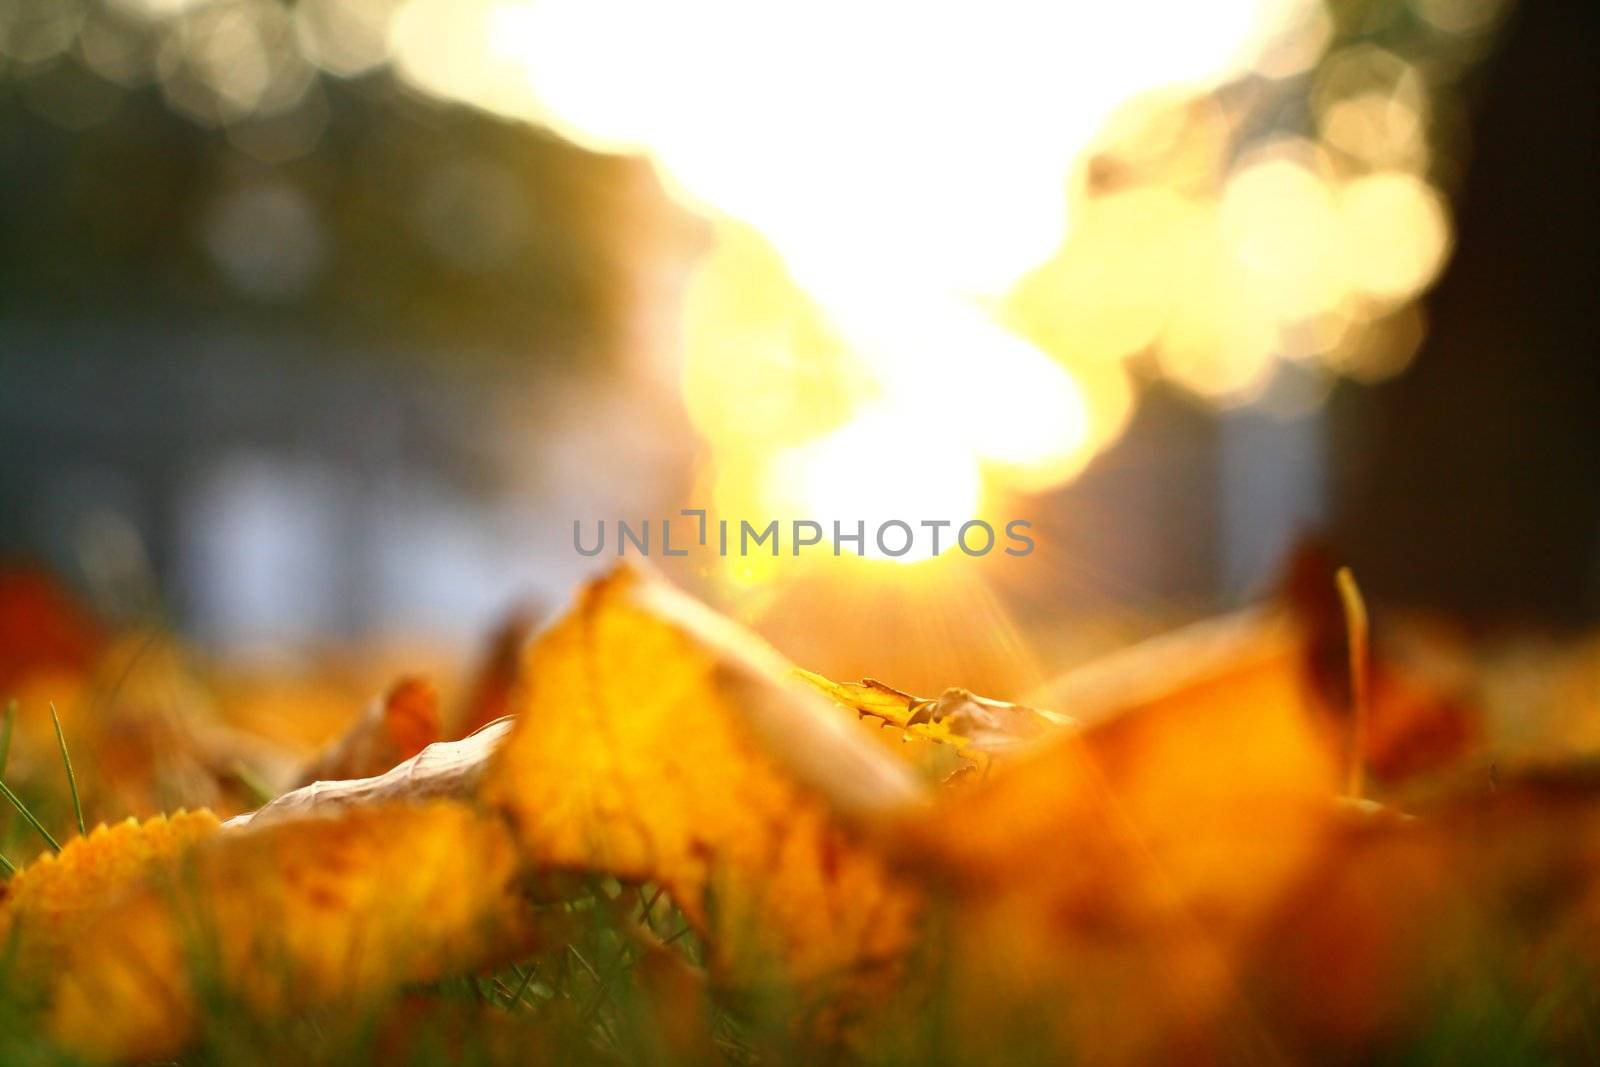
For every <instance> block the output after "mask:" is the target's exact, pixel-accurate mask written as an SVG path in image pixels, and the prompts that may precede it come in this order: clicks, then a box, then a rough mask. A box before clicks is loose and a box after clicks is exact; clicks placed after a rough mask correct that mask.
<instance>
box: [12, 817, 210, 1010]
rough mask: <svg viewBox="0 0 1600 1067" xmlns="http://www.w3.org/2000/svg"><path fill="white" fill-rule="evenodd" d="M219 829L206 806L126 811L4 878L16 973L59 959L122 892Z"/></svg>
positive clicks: (40, 969)
mask: <svg viewBox="0 0 1600 1067" xmlns="http://www.w3.org/2000/svg"><path fill="white" fill-rule="evenodd" d="M216 832H217V819H216V816H214V815H212V814H211V813H210V812H209V811H179V812H175V813H173V814H172V815H159V816H156V817H154V818H151V819H146V820H145V821H143V822H139V821H138V820H136V819H127V820H125V821H123V822H121V823H118V824H117V825H115V826H97V827H95V828H94V829H93V830H91V831H90V832H89V834H88V835H87V836H85V837H75V838H73V839H71V840H70V841H68V842H67V843H66V844H65V845H63V846H62V849H61V852H60V853H59V854H55V853H49V852H47V853H45V854H43V855H42V856H40V857H39V858H38V859H37V860H35V861H34V862H33V863H31V864H29V865H28V866H27V867H25V868H23V869H22V870H21V871H19V872H17V875H16V876H15V877H14V878H12V879H11V880H10V881H9V882H0V952H7V953H14V955H12V956H11V957H10V960H11V962H12V965H13V967H14V970H13V975H14V976H23V977H29V978H37V977H38V976H40V975H41V974H42V973H44V971H45V969H46V968H49V967H53V966H55V965H56V964H57V962H58V961H59V959H60V956H61V953H62V952H63V950H65V949H66V948H67V946H69V945H71V944H73V943H75V942H77V941H80V940H81V939H82V938H83V936H84V933H85V930H86V927H87V926H88V925H89V924H90V923H91V922H92V921H94V919H95V917H97V916H98V915H99V914H100V913H101V912H102V911H103V910H104V909H105V908H106V906H107V905H108V904H109V903H110V902H112V901H113V900H115V899H116V897H117V896H118V895H120V894H122V893H125V892H127V891H128V890H129V889H130V888H131V887H134V886H137V885H138V884H139V883H140V882H141V881H142V880H143V879H144V878H145V877H146V876H148V875H149V874H150V872H151V871H154V870H157V869H159V868H162V867H165V866H170V865H171V864H172V863H173V862H174V861H175V860H176V859H177V858H178V857H179V856H181V855H182V854H183V853H184V852H185V851H186V850H187V849H188V848H190V847H191V846H192V845H194V843H195V842H197V841H202V840H204V839H206V838H208V837H210V836H212V835H213V834H215V833H216Z"/></svg>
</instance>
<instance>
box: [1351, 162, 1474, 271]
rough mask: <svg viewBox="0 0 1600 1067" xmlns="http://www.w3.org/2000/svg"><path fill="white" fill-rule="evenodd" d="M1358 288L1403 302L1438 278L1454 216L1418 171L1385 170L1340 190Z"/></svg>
mask: <svg viewBox="0 0 1600 1067" xmlns="http://www.w3.org/2000/svg"><path fill="white" fill-rule="evenodd" d="M1340 202H1341V206H1342V208H1343V211H1342V217H1343V220H1344V225H1345V232H1346V233H1347V234H1348V238H1349V240H1350V242H1351V246H1352V247H1351V263H1352V265H1353V268H1354V281H1355V283H1356V285H1357V287H1358V288H1359V289H1360V290H1361V291H1362V292H1364V293H1367V294H1368V295H1370V296H1373V297H1377V298H1379V299H1381V300H1388V301H1393V302H1399V301H1403V300H1408V299H1410V298H1411V297H1413V296H1416V295H1417V294H1418V293H1420V292H1421V291H1422V290H1423V289H1425V288H1426V287H1427V286H1428V285H1430V284H1431V283H1432V282H1433V279H1434V277H1435V276H1436V275H1437V274H1438V273H1439V269H1440V267H1442V266H1443V265H1444V260H1445V255H1446V253H1447V252H1448V251H1449V242H1450V219H1449V216H1448V215H1447V214H1446V212H1445V207H1444V203H1443V201H1442V200H1441V199H1440V198H1439V194H1438V193H1436V192H1435V191H1434V190H1433V189H1432V187H1430V186H1429V185H1428V184H1427V183H1426V182H1424V181H1422V179H1420V178H1418V177H1416V176H1415V175H1413V174H1405V173H1401V172H1398V171H1382V172H1379V173H1377V174H1368V175H1364V176H1363V177H1360V178H1357V179H1356V180H1355V181H1353V182H1350V183H1349V184H1348V185H1346V186H1345V187H1344V189H1343V190H1342V191H1341V194H1340Z"/></svg>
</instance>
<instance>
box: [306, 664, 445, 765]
mask: <svg viewBox="0 0 1600 1067" xmlns="http://www.w3.org/2000/svg"><path fill="white" fill-rule="evenodd" d="M439 738H440V724H439V693H438V691H437V690H436V689H434V687H433V683H432V682H430V681H428V680H427V679H426V678H419V677H414V676H413V677H406V678H402V679H400V680H399V681H398V682H396V683H395V684H394V685H393V686H391V687H390V689H389V691H388V692H387V693H385V694H384V695H383V698H382V699H381V700H376V701H373V702H372V704H370V705H369V706H368V707H367V710H366V711H364V712H363V713H362V714H361V717H360V718H359V719H357V720H356V721H355V722H354V723H353V724H352V725H351V727H350V729H349V730H348V731H347V732H346V733H345V734H344V736H343V737H341V738H339V739H338V740H337V741H335V742H334V743H333V744H332V745H330V746H329V747H328V748H327V749H326V750H325V751H324V752H323V753H322V754H321V755H319V756H318V757H317V758H316V759H314V760H312V761H311V763H310V764H308V765H307V766H306V767H305V769H304V770H302V771H301V772H300V774H299V776H298V778H297V779H296V782H295V784H296V785H297V786H301V785H309V784H310V783H312V782H320V781H339V780H342V779H347V778H366V777H369V776H371V775H374V774H381V773H382V772H384V771H386V770H388V769H389V768H390V767H393V766H394V765H395V764H397V763H400V762H402V761H403V760H407V759H410V758H411V757H412V756H415V755H416V754H417V753H418V752H421V751H422V750H423V749H424V748H425V747H427V746H428V745H430V744H432V743H433V742H435V741H437V740H439Z"/></svg>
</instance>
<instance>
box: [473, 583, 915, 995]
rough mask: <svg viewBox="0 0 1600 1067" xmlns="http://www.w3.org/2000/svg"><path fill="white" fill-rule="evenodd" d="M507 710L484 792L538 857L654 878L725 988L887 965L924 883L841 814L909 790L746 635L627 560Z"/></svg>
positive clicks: (905, 777)
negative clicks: (906, 874)
mask: <svg viewBox="0 0 1600 1067" xmlns="http://www.w3.org/2000/svg"><path fill="white" fill-rule="evenodd" d="M513 706H514V710H515V712H516V716H517V718H516V723H515V727H514V729H513V730H512V733H511V736H510V737H509V738H507V739H506V741H505V742H504V743H503V745H502V746H501V748H500V750H499V752H498V753H497V755H496V757H495V760H494V763H493V765H492V766H491V768H490V771H489V773H488V776H487V777H486V779H485V782H484V788H483V792H482V796H483V799H484V800H485V802H487V803H488V804H490V805H492V806H494V807H496V808H497V809H499V810H501V811H503V812H504V813H505V814H506V815H507V817H508V818H509V820H510V823H511V825H512V826H513V828H514V831H515V834H516V838H517V840H518V842H519V843H520V845H521V847H522V849H523V851H524V856H525V858H526V859H527V860H528V861H529V862H530V863H533V864H535V865H539V866H543V867H556V868H577V869H581V870H587V871H598V872H606V873H610V874H613V875H615V876H617V877H619V878H622V879H624V880H637V881H646V880H648V881H653V882H656V883H658V884H660V885H661V886H663V887H664V888H665V889H666V891H667V892H668V893H669V894H670V895H671V896H672V898H673V899H674V901H675V902H676V903H677V904H678V906H679V907H680V908H681V909H682V910H683V913H684V915H685V916H686V918H687V919H688V921H689V922H690V923H691V924H692V925H693V927H694V928H695V929H696V930H697V931H698V932H699V933H700V934H701V935H702V936H703V937H704V938H705V939H706V941H707V943H708V946H709V950H710V962H711V964H712V970H713V973H714V974H716V975H718V976H719V977H721V978H723V979H732V980H735V981H740V980H751V979H781V980H783V981H786V982H789V983H795V984H797V985H807V984H810V983H819V982H820V983H822V984H824V985H825V984H826V981H827V980H828V979H836V978H839V977H841V976H844V975H847V974H855V975H860V974H863V973H866V972H871V971H874V970H875V969H882V968H883V967H884V965H886V964H890V963H892V962H894V961H896V960H898V958H899V956H900V954H901V952H902V951H903V950H904V948H905V947H906V945H907V942H908V940H909V938H910V936H911V932H912V923H913V919H914V915H915V912H916V907H917V897H916V894H915V893H913V892H912V891H910V890H909V889H907V888H906V887H905V886H903V885H901V884H899V883H897V882H895V881H894V880H893V879H892V878H891V877H890V876H889V875H888V873H887V872H886V871H885V869H884V865H883V864H882V862H880V860H879V859H878V858H877V857H876V856H875V855H873V854H872V853H870V852H868V851H865V850H863V849H862V848H860V847H858V845H857V844H856V843H855V842H854V840H853V839H852V836H851V834H850V833H849V832H848V830H847V820H849V818H850V817H851V816H861V815H863V814H870V813H881V812H883V811H887V810H903V809H908V808H911V809H916V808H920V807H921V806H922V805H923V803H924V798H923V795H922V792H921V787H920V786H919V785H918V784H917V783H916V781H915V779H914V778H913V777H912V775H911V774H910V772H909V771H908V770H907V769H906V768H904V767H903V766H901V765H900V764H899V763H898V762H896V761H895V760H894V759H893V758H892V757H890V756H888V755H886V754H885V753H884V752H883V751H882V750H881V749H880V748H879V747H877V746H876V745H873V744H871V743H869V742H868V741H867V740H866V739H864V738H863V737H861V735H860V734H859V732H858V731H856V730H855V728H854V726H853V724H852V721H851V720H852V719H853V716H852V715H850V714H849V713H847V712H845V711H844V710H843V709H841V708H839V707H837V706H836V705H833V704H831V703H830V702H828V701H826V700H823V699H822V698H821V697H820V696H819V695H818V694H816V693H815V692H814V691H813V690H811V689H810V688H809V687H808V686H806V685H804V684H803V683H801V682H799V681H798V680H796V679H794V678H793V677H792V675H791V673H790V668H789V666H788V664H786V663H785V662H784V661H783V660H782V659H781V657H779V656H778V655H777V654H776V653H775V652H773V651H772V650H771V649H770V648H768V647H767V646H765V645H764V644H763V643H762V642H760V641H759V640H758V639H756V638H755V637H753V636H752V635H750V634H748V633H747V632H745V631H743V630H741V629H740V628H738V627H737V626H735V625H734V624H732V623H730V622H728V621H727V620H725V619H722V618H720V617H718V616H716V615H715V614H714V613H712V612H711V611H710V610H709V609H707V608H705V607H703V606H702V605H700V604H698V603H696V602H694V601H692V600H691V599H689V598H688V597H687V596H685V595H683V594H682V593H679V592H677V591H676V590H674V589H672V588H671V587H670V586H668V585H667V584H666V583H665V582H663V581H661V580H659V579H656V578H654V577H653V576H649V575H646V574H644V573H642V572H640V571H637V570H632V569H619V570H617V571H615V572H613V573H612V574H611V575H609V576H608V577H606V578H604V579H602V580H600V581H598V582H595V583H594V584H592V585H591V586H589V587H588V588H587V589H586V590H585V591H584V592H583V594H582V595H581V597H580V599H579V601H578V603H577V605H576V607H575V608H574V609H573V610H572V612H571V613H570V614H569V615H568V616H567V617H566V618H564V619H563V620H562V621H560V622H559V623H558V624H556V625H555V626H554V627H553V628H551V629H550V630H548V631H546V632H545V633H544V634H543V635H542V637H541V638H540V639H539V640H538V642H537V643H536V644H535V646H534V647H533V649H532V651H531V653H530V656H529V659H528V661H527V664H526V667H525V669H524V671H523V683H522V686H521V688H520V690H519V691H518V692H517V693H516V694H515V697H514V700H513ZM818 790H826V792H827V793H828V795H829V796H830V798H831V803H829V804H825V803H823V802H822V801H821V800H820V799H819V797H818Z"/></svg>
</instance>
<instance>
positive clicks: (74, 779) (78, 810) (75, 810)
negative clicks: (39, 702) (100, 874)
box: [50, 701, 89, 837]
mask: <svg viewBox="0 0 1600 1067" xmlns="http://www.w3.org/2000/svg"><path fill="white" fill-rule="evenodd" d="M50 725H51V726H54V727H55V731H56V744H57V745H58V746H59V747H60V748H61V762H62V764H63V765H64V766H65V767H66V768H67V787H68V788H69V789H70V790H71V791H72V814H73V817H74V818H75V819H76V820H77V822H78V835H79V836H80V837H82V836H85V835H87V834H88V832H89V831H88V828H87V827H85V826H84V825H83V801H82V800H81V799H80V798H79V796H78V776H77V775H76V774H75V773H73V770H72V754H71V753H70V752H68V751H67V735H66V734H64V733H62V732H61V716H59V715H57V714H56V705H55V701H51V702H50Z"/></svg>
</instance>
